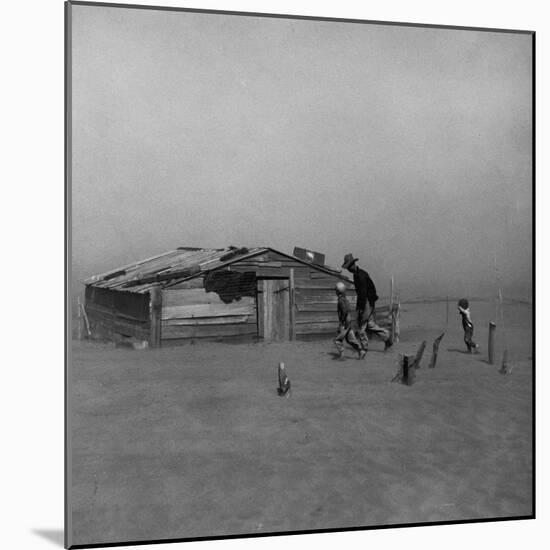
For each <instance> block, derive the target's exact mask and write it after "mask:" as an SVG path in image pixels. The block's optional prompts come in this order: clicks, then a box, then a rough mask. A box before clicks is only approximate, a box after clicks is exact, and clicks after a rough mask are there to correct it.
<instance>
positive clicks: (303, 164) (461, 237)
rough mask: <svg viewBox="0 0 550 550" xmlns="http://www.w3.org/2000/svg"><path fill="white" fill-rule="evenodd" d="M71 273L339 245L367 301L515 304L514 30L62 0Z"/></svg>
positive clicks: (523, 86) (520, 279)
mask: <svg viewBox="0 0 550 550" xmlns="http://www.w3.org/2000/svg"><path fill="white" fill-rule="evenodd" d="M72 13H73V35H72V47H73V50H72V51H73V65H72V71H73V72H72V93H73V111H72V115H73V127H72V130H73V131H72V134H73V141H72V145H73V157H72V161H73V165H72V167H73V168H72V169H73V172H72V216H73V224H72V225H73V251H72V252H73V274H74V276H75V277H78V278H82V277H86V276H88V275H90V274H93V273H97V272H101V271H103V270H106V269H110V268H113V267H117V266H119V265H122V264H124V263H128V262H131V261H133V260H138V259H142V258H144V257H147V256H150V255H154V254H157V253H161V252H163V251H166V250H170V249H173V248H176V247H178V246H202V247H224V246H228V245H236V246H271V247H274V248H277V249H280V250H282V251H284V252H290V253H291V252H292V250H293V248H294V246H301V247H305V248H310V249H314V250H317V251H320V252H323V253H325V254H326V255H327V262H328V263H329V264H331V265H336V266H340V264H341V263H342V259H343V256H344V254H345V253H347V252H353V253H354V254H355V255H356V256H358V257H359V258H360V264H361V265H363V266H364V267H365V268H366V269H367V270H368V271H369V272H370V273H371V275H373V277H374V278H375V282H376V283H377V285H378V286H379V287H381V290H382V291H383V292H384V291H385V290H386V287H387V286H388V279H389V277H390V275H391V274H393V275H394V277H395V278H396V281H397V283H398V285H399V287H400V289H401V292H402V295H407V294H411V295H412V294H415V295H418V294H424V295H434V294H441V293H443V294H451V295H455V294H465V295H470V296H472V295H480V294H487V293H488V292H493V291H494V288H495V257H496V264H497V266H498V269H499V273H500V276H501V278H502V282H503V286H504V288H505V289H506V292H509V293H514V294H516V295H518V296H521V297H524V298H525V297H527V296H528V295H529V293H530V290H529V289H530V279H531V239H532V232H531V215H532V212H531V201H532V195H531V193H532V190H531V178H532V167H531V155H532V150H531V133H532V126H531V94H532V91H531V37H530V36H528V35H521V34H504V33H491V32H472V31H457V30H443V29H425V28H409V27H396V26H380V25H366V24H350V23H333V22H320V21H300V20H287V19H271V18H260V17H240V16H222V15H211V14H192V13H183V12H169V11H151V10H139V9H117V8H105V7H90V6H73V7H72Z"/></svg>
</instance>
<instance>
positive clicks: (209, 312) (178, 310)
mask: <svg viewBox="0 0 550 550" xmlns="http://www.w3.org/2000/svg"><path fill="white" fill-rule="evenodd" d="M254 313H255V304H254V301H252V302H248V301H247V302H245V303H241V302H232V303H231V304H197V305H188V306H167V307H163V308H162V319H163V320H166V319H187V318H191V317H225V316H227V315H254Z"/></svg>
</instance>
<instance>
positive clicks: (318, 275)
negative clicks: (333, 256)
mask: <svg viewBox="0 0 550 550" xmlns="http://www.w3.org/2000/svg"><path fill="white" fill-rule="evenodd" d="M309 278H310V279H323V280H325V281H337V280H338V279H336V278H335V277H334V276H333V275H328V274H327V273H323V272H322V271H310V272H309Z"/></svg>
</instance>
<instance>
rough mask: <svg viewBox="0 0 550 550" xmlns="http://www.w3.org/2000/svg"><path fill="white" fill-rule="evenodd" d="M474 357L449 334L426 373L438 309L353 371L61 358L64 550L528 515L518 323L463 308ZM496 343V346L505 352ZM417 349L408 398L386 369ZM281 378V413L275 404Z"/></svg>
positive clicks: (149, 356) (305, 365) (318, 351)
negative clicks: (508, 368) (490, 337)
mask: <svg viewBox="0 0 550 550" xmlns="http://www.w3.org/2000/svg"><path fill="white" fill-rule="evenodd" d="M471 308H472V317H473V320H474V323H475V326H476V333H475V338H476V340H478V341H479V343H480V345H481V347H482V353H481V354H480V355H469V354H466V353H464V351H465V346H464V343H463V341H462V332H461V326H460V319H459V318H458V315H456V311H455V307H454V304H453V305H451V308H450V315H449V317H450V319H449V330H448V331H447V333H446V335H445V337H444V339H443V341H442V343H441V346H440V348H439V358H438V363H437V367H436V368H435V369H428V368H427V365H428V362H429V358H430V354H431V342H432V341H433V339H434V338H435V337H436V336H437V335H438V334H440V333H441V331H442V329H443V328H445V327H444V324H445V302H435V303H429V304H426V303H417V304H406V303H404V304H403V305H402V314H401V333H402V340H401V342H400V343H399V344H398V345H397V346H396V349H393V350H392V351H390V352H388V353H383V352H382V349H383V344H382V343H381V342H372V345H371V351H369V354H368V356H367V359H366V360H365V361H358V360H356V359H355V356H354V354H353V353H352V351H351V350H349V351H347V352H346V357H347V359H346V360H345V361H341V362H340V361H335V360H333V355H332V352H333V348H332V343H331V339H330V338H331V337H330V336H327V338H326V339H325V340H318V341H315V342H284V343H272V344H224V343H208V344H205V343H203V344H200V345H199V344H195V345H187V346H183V347H180V348H166V349H164V348H161V349H155V350H152V349H150V350H144V351H133V350H127V349H114V348H113V347H112V346H109V345H101V344H88V343H79V342H75V345H74V349H73V365H72V368H73V371H72V376H73V391H72V396H71V399H72V408H73V414H72V426H71V433H72V449H73V461H72V476H73V484H72V488H71V494H72V499H73V509H74V513H73V522H74V523H73V524H74V533H75V538H74V543H75V544H87V543H100V542H117V541H128V540H140V539H162V538H181V537H201V536H215V535H231V534H239V533H241V534H242V533H262V532H274V531H292V530H307V529H326V528H338V527H352V526H373V525H384V524H401V523H410V522H426V521H446V520H464V519H479V518H496V517H505V516H526V515H530V514H531V513H532V509H531V504H532V492H531V488H532V460H531V459H532V447H531V445H532V433H531V428H532V416H531V413H532V401H531V400H532V393H531V390H532V360H531V354H532V350H531V339H532V327H531V307H530V306H529V305H527V304H521V303H515V304H505V315H506V318H505V319H506V326H505V327H504V328H505V334H503V330H502V327H501V325H500V324H499V325H498V326H497V357H498V358H500V357H501V354H502V351H503V345H504V343H506V346H507V348H508V354H509V361H510V363H511V365H512V372H511V374H509V375H501V374H499V373H498V365H489V364H488V363H487V362H486V358H487V356H486V348H487V333H488V329H487V326H488V322H489V320H492V319H493V317H494V310H495V307H494V303H492V302H481V301H475V300H472V304H471ZM504 336H505V339H504ZM422 340H428V347H427V348H426V352H425V354H424V359H423V361H422V368H421V369H420V370H419V371H418V372H417V377H416V383H415V384H414V385H413V386H410V387H409V386H405V385H401V384H392V383H391V382H390V380H391V378H392V376H393V374H394V373H395V370H396V368H397V359H398V355H399V353H400V352H403V351H409V350H412V349H415V348H416V346H417V345H418V343H419V342H421V341H422ZM279 361H283V362H285V365H286V368H287V372H288V375H289V377H290V379H291V381H292V396H291V397H290V398H281V397H278V396H277V392H276V387H277V365H278V363H279Z"/></svg>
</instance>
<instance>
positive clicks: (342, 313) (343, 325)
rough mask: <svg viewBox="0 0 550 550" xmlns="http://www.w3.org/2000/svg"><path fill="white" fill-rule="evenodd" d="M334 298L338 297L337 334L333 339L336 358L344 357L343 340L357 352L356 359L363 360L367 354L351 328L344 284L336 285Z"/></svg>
mask: <svg viewBox="0 0 550 550" xmlns="http://www.w3.org/2000/svg"><path fill="white" fill-rule="evenodd" d="M336 296H338V334H337V336H336V338H335V339H334V345H335V346H336V349H337V350H338V357H339V358H342V357H343V355H344V340H345V341H346V342H347V343H348V344H349V345H350V346H351V347H352V348H353V349H354V350H355V351H356V352H357V354H358V359H363V357H365V355H367V352H366V351H365V350H364V349H362V348H361V346H360V345H359V343H358V342H357V338H356V337H355V333H354V332H353V330H352V328H351V315H350V307H349V302H348V299H347V298H346V285H344V283H341V282H338V283H336Z"/></svg>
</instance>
